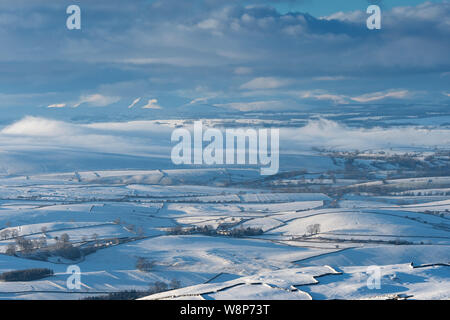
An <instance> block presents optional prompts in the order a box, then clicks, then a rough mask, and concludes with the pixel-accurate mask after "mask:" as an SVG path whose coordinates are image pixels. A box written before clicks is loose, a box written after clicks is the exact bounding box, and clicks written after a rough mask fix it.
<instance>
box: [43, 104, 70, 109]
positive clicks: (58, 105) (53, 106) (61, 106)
mask: <svg viewBox="0 0 450 320" xmlns="http://www.w3.org/2000/svg"><path fill="white" fill-rule="evenodd" d="M66 105H67V104H65V103H55V104H51V105H49V106H48V107H47V108H64V107H65V106H66Z"/></svg>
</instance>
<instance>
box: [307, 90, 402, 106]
mask: <svg viewBox="0 0 450 320" xmlns="http://www.w3.org/2000/svg"><path fill="white" fill-rule="evenodd" d="M410 96H411V92H410V91H408V90H389V91H379V92H371V93H366V94H363V95H360V96H356V97H351V96H348V95H343V94H332V93H329V92H326V91H324V90H312V91H302V92H300V97H301V98H303V99H314V100H330V101H333V102H334V103H338V104H348V103H349V102H351V101H355V102H359V103H367V102H374V101H379V100H384V99H388V98H390V99H405V98H409V97H410Z"/></svg>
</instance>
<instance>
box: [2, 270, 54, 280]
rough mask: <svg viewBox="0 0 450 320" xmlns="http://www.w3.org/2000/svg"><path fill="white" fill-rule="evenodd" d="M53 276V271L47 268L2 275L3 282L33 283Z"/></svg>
mask: <svg viewBox="0 0 450 320" xmlns="http://www.w3.org/2000/svg"><path fill="white" fill-rule="evenodd" d="M51 275H53V270H51V269H47V268H34V269H25V270H14V271H8V272H3V273H2V274H0V280H2V281H33V280H39V279H42V278H45V277H49V276H51Z"/></svg>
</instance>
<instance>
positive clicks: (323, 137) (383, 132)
mask: <svg viewBox="0 0 450 320" xmlns="http://www.w3.org/2000/svg"><path fill="white" fill-rule="evenodd" d="M449 132H450V130H448V129H440V128H435V129H429V128H426V129H425V128H420V127H416V126H408V127H396V128H381V127H380V128H379V127H375V128H371V129H365V128H350V127H347V126H345V125H343V124H340V123H338V122H335V121H331V120H327V119H319V120H310V121H309V122H308V124H307V125H306V126H304V127H302V128H286V129H283V128H282V129H281V131H280V134H281V135H280V138H281V139H282V140H281V141H280V145H285V146H289V149H291V148H292V149H293V150H305V149H306V150H308V148H311V147H313V146H317V147H324V148H330V149H340V150H351V149H353V150H354V149H360V150H367V149H387V148H390V147H399V148H411V147H412V146H425V147H434V146H443V147H446V146H448V145H449V144H450V134H449ZM283 141H284V142H283Z"/></svg>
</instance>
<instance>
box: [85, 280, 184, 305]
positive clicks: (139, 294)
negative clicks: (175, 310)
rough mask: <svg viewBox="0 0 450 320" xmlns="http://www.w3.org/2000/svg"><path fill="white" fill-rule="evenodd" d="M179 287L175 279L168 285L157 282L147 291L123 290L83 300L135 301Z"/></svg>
mask: <svg viewBox="0 0 450 320" xmlns="http://www.w3.org/2000/svg"><path fill="white" fill-rule="evenodd" d="M180 287H181V283H180V281H178V280H175V279H174V280H172V281H170V283H166V282H162V281H157V282H155V283H152V284H151V285H150V286H149V288H148V289H147V290H142V291H139V290H125V291H119V292H111V293H109V294H107V295H102V296H95V297H87V298H86V299H85V300H136V299H139V298H143V297H145V296H149V295H152V294H156V293H159V292H164V291H168V290H175V289H178V288H180Z"/></svg>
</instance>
